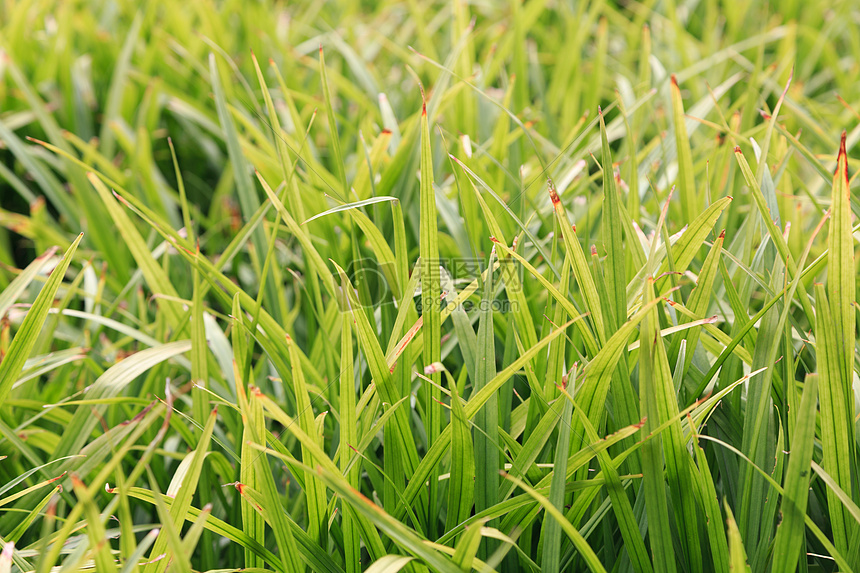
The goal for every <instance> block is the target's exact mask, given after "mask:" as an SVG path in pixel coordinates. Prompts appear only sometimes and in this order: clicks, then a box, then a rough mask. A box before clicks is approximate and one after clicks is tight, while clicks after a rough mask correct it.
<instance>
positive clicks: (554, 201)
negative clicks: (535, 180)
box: [547, 179, 561, 207]
mask: <svg viewBox="0 0 860 573" xmlns="http://www.w3.org/2000/svg"><path fill="white" fill-rule="evenodd" d="M547 181H549V198H550V199H552V206H553V207H556V206H557V205H558V204H559V203H561V199H559V197H558V191H556V190H555V185H553V182H552V180H551V179H548V180H547Z"/></svg>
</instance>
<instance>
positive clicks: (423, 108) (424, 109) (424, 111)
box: [421, 101, 427, 117]
mask: <svg viewBox="0 0 860 573" xmlns="http://www.w3.org/2000/svg"><path fill="white" fill-rule="evenodd" d="M421 117H427V102H426V101H423V102H421Z"/></svg>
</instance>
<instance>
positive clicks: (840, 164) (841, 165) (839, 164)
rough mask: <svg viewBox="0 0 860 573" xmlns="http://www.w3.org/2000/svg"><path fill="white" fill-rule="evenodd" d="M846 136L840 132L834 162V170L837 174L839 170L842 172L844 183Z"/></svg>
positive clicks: (846, 157)
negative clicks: (837, 150) (837, 155)
mask: <svg viewBox="0 0 860 573" xmlns="http://www.w3.org/2000/svg"><path fill="white" fill-rule="evenodd" d="M846 137H847V134H846V133H845V130H844V129H843V130H842V139H841V140H840V142H839V157H838V158H837V160H836V170H837V173H838V172H839V170H841V171H842V175H843V177H845V181H846V183H847V181H848V152H847V151H846V150H845V138H846Z"/></svg>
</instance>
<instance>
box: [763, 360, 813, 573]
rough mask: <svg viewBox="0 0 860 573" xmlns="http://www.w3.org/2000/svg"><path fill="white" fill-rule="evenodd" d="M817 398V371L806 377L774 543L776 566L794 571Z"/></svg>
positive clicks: (806, 488)
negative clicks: (780, 519)
mask: <svg viewBox="0 0 860 573" xmlns="http://www.w3.org/2000/svg"><path fill="white" fill-rule="evenodd" d="M817 400H818V375H816V374H812V375H809V376H807V377H806V383H805V384H804V388H803V397H802V398H801V400H800V411H799V412H798V413H797V425H796V426H795V430H794V436H792V439H791V453H790V454H789V458H788V467H787V469H786V472H785V476H786V477H785V485H784V487H785V495H784V496H783V497H782V505H781V508H780V511H781V513H782V522H781V523H780V524H779V527H777V530H776V538H775V539H774V543H773V565H772V567H773V570H774V571H794V570H795V569H796V567H797V559H798V557H800V550H801V548H802V547H803V535H804V529H805V527H804V523H803V517H804V515H805V514H806V507H807V501H808V499H809V480H810V477H811V476H810V475H809V474H810V471H809V467H810V463H811V462H812V449H813V443H814V441H815V410H816V402H817Z"/></svg>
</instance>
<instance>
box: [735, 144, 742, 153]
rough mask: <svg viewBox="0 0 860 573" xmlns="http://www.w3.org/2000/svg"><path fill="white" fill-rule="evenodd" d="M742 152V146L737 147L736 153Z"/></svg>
mask: <svg viewBox="0 0 860 573" xmlns="http://www.w3.org/2000/svg"><path fill="white" fill-rule="evenodd" d="M740 152H741V146H740V145H735V153H740Z"/></svg>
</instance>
